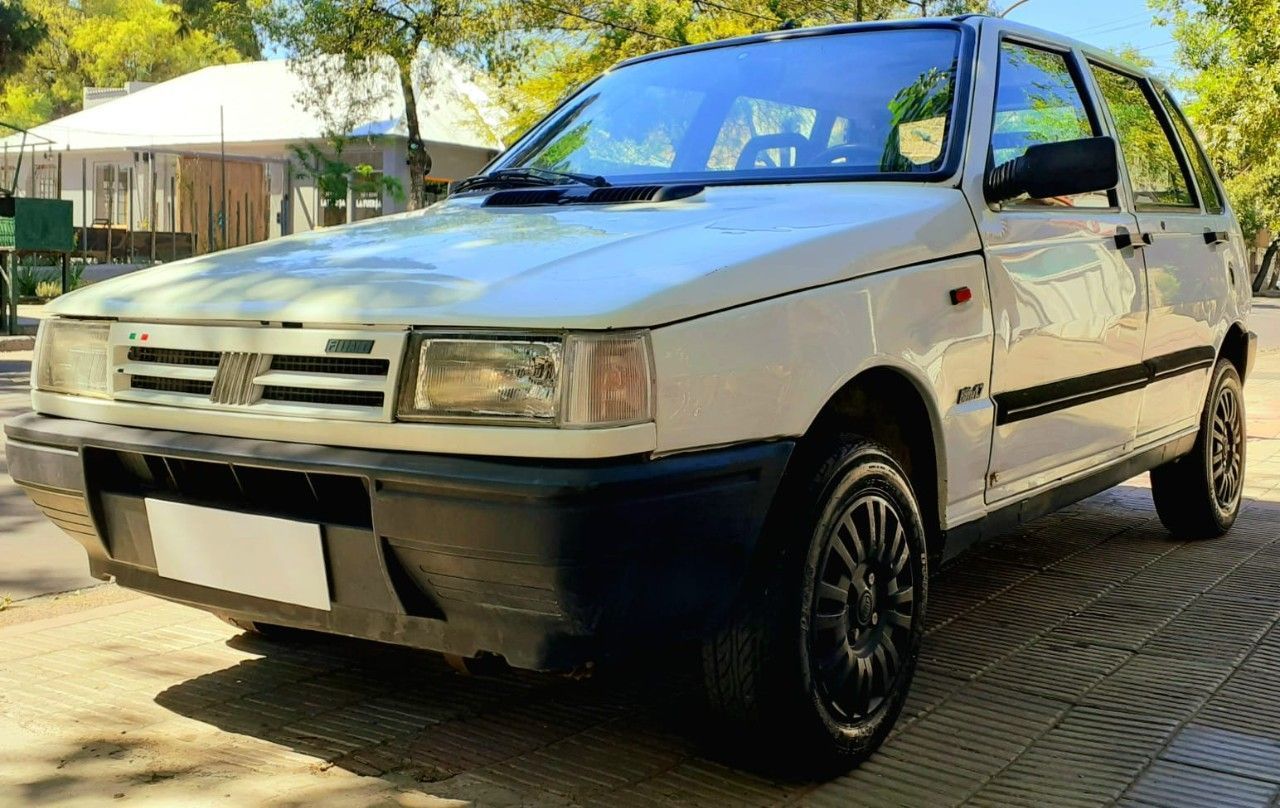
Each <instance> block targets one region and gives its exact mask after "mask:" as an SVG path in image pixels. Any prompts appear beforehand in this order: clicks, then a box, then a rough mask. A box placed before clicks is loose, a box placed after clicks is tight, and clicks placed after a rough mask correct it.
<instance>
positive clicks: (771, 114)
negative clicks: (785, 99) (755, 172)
mask: <svg viewBox="0 0 1280 808" xmlns="http://www.w3.org/2000/svg"><path fill="white" fill-rule="evenodd" d="M817 119H818V113H817V110H813V109H809V108H808V107H799V106H794V105H791V104H780V103H778V102H776V101H769V100H766V99H763V98H748V97H746V96H739V97H738V98H736V99H734V102H733V104H732V105H730V107H729V113H728V115H726V116H725V121H724V125H723V126H721V127H720V134H719V135H718V136H717V137H716V142H715V145H714V146H713V147H712V149H711V159H710V160H708V161H707V168H708V169H710V170H712V171H732V170H734V169H744V168H789V167H792V166H795V165H798V164H799V163H800V161H801V159H802V158H803V157H805V156H806V155H805V154H803V152H804V151H805V150H806V149H807V148H808V146H809V138H810V137H812V135H813V126H814V123H815V122H816V121H817ZM748 147H750V149H751V150H752V152H753V153H752V154H748V153H747V149H748Z"/></svg>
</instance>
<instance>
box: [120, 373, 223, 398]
mask: <svg viewBox="0 0 1280 808" xmlns="http://www.w3.org/2000/svg"><path fill="white" fill-rule="evenodd" d="M129 386H130V387H132V388H133V389H134V390H155V391H156V392H160V393H182V394H183V395H188V396H208V395H209V394H210V393H212V392H213V382H202V381H198V380H195V379H169V378H166V377H164V376H133V377H132V378H130V379H129Z"/></svg>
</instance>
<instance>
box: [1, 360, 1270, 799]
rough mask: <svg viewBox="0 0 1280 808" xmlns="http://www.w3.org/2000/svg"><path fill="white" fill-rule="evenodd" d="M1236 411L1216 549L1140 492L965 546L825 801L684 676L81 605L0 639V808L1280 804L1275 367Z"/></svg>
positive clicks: (102, 592) (97, 595)
mask: <svg viewBox="0 0 1280 808" xmlns="http://www.w3.org/2000/svg"><path fill="white" fill-rule="evenodd" d="M1248 396H1249V402H1248V403H1249V408H1250V421H1251V431H1252V437H1251V440H1250V443H1249V472H1248V474H1249V476H1248V483H1249V488H1248V489H1247V491H1246V496H1247V497H1248V503H1247V505H1246V507H1245V510H1244V514H1243V515H1242V517H1241V519H1240V521H1239V523H1238V524H1237V526H1236V528H1235V529H1234V530H1233V531H1232V532H1231V534H1230V535H1229V536H1227V537H1226V538H1224V539H1221V540H1218V541H1213V542H1204V543H1182V542H1175V541H1171V540H1170V539H1169V538H1168V536H1167V534H1166V533H1165V532H1164V531H1163V530H1162V528H1161V527H1160V525H1159V523H1158V522H1157V521H1156V519H1155V513H1154V511H1153V509H1152V506H1151V502H1150V497H1149V494H1148V492H1147V491H1146V490H1145V489H1144V486H1145V478H1137V479H1135V480H1133V481H1131V482H1130V483H1129V484H1127V485H1125V486H1122V487H1120V488H1117V489H1114V490H1112V491H1110V492H1108V493H1106V494H1103V495H1101V496H1098V497H1095V498H1093V499H1091V500H1088V501H1087V502H1084V503H1081V504H1080V505H1077V506H1075V507H1073V508H1070V509H1068V510H1067V511H1064V512H1062V513H1059V514H1056V515H1054V516H1051V517H1048V518H1046V519H1042V520H1040V521H1038V522H1036V523H1034V524H1033V525H1031V526H1030V527H1029V528H1028V529H1026V530H1024V531H1022V533H1021V534H1020V535H1014V536H1009V537H1007V538H1006V539H1004V540H1002V541H999V542H997V543H995V544H992V545H988V546H987V547H985V548H983V549H982V550H980V551H978V553H977V554H976V555H973V556H971V557H970V558H968V559H967V560H966V561H965V562H963V563H962V564H961V565H959V566H958V567H955V568H953V569H951V570H949V571H947V572H945V573H944V574H943V575H942V576H941V577H939V578H938V579H935V581H934V582H933V584H932V590H931V595H930V601H931V602H930V606H929V609H930V615H931V619H930V623H931V629H930V632H929V635H928V637H927V639H926V641H925V647H924V654H923V662H922V666H921V670H920V672H919V674H918V676H917V678H916V682H915V686H914V690H913V695H912V698H911V700H910V703H909V706H908V708H907V711H906V713H905V714H904V716H903V720H902V721H901V723H900V725H899V727H898V730H897V731H896V733H895V735H894V736H893V738H892V739H891V740H890V742H889V743H888V744H886V746H885V747H884V749H883V750H882V751H881V752H880V753H879V754H877V755H876V756H875V757H873V758H872V759H871V760H870V761H868V762H867V763H866V764H865V765H864V766H863V767H862V768H861V769H859V770H857V771H855V772H853V773H852V774H850V775H848V776H846V777H842V778H839V779H837V780H835V781H832V782H828V783H795V782H785V781H776V780H773V779H770V778H768V777H762V776H759V775H753V774H748V773H744V772H742V771H739V770H736V769H734V768H732V766H731V765H729V764H727V763H726V762H724V760H723V758H722V757H721V756H720V755H718V753H717V750H716V749H715V748H714V747H712V746H710V745H709V744H707V742H706V741H704V740H702V739H703V738H705V737H706V734H705V733H704V732H703V727H702V726H701V722H702V720H703V719H702V718H701V716H702V713H701V712H700V711H699V710H698V709H697V700H696V696H695V695H694V694H695V692H696V691H695V689H694V688H693V687H692V684H691V681H690V679H689V677H688V676H687V675H685V674H683V673H681V672H680V670H681V669H680V668H679V667H677V666H660V665H654V666H653V669H652V670H640V671H637V670H630V671H612V672H609V671H606V672H604V673H603V674H602V675H600V676H598V677H596V678H595V679H592V680H589V681H574V680H569V679H565V678H560V677H553V676H537V675H529V674H522V673H514V672H512V673H504V674H500V675H497V676H492V677H472V678H468V677H464V676H460V675H457V674H455V673H453V672H452V671H450V670H449V669H448V668H447V667H446V666H445V665H444V663H443V662H442V661H441V660H440V659H439V658H438V657H436V656H434V655H431V654H426V653H417V652H412V651H405V650H399V649H395V648H389V647H382V646H376V645H372V644H366V643H356V642H347V641H336V640H324V639H316V640H312V641H310V642H303V643H298V644H271V643H267V642H264V641H261V640H256V639H251V638H248V637H243V636H238V635H237V634H236V633H235V631H234V630H232V629H230V628H229V627H227V626H224V625H223V624H222V623H220V622H218V621H217V620H215V619H214V618H212V617H209V616H207V615H204V614H202V613H200V612H197V611H193V610H189V609H186V608H183V607H179V606H175V605H171V604H166V603H162V602H160V601H156V600H152V599H149V598H144V597H139V596H134V595H131V594H128V593H124V592H121V591H119V590H116V589H115V588H114V587H100V588H99V589H97V590H94V591H93V592H92V593H90V594H88V595H85V596H83V597H85V598H88V599H89V602H88V603H87V604H86V607H85V608H81V609H70V610H68V609H67V608H65V607H64V608H63V609H62V610H61V612H62V613H61V614H57V615H56V616H52V617H47V618H42V619H34V620H26V621H20V622H17V623H13V624H10V625H4V624H3V623H0V804H3V805H15V804H27V803H33V802H45V803H82V804H85V805H89V804H93V805H100V804H102V802H104V801H119V802H121V803H137V802H148V801H149V802H150V803H152V804H166V805H170V804H172V805H179V804H180V805H204V804H259V803H270V804H282V805H286V804H298V805H302V804H313V803H318V802H320V801H322V800H323V801H327V802H329V803H335V804H353V805H364V804H370V803H374V804H378V803H384V802H385V803H391V804H395V803H403V804H411V805H417V804H422V805H434V804H442V803H441V802H440V801H441V800H449V801H453V800H463V801H474V802H477V803H480V804H487V805H584V806H585V805H609V806H617V805H636V806H641V805H644V806H648V805H689V804H698V805H775V804H795V803H799V804H814V805H830V806H845V805H858V804H868V805H897V804H919V805H928V806H934V805H953V804H971V805H997V804H998V805H1010V804H1024V805H1046V804H1078V805H1101V804H1110V803H1114V802H1116V801H1120V802H1122V803H1127V804H1150V805H1177V804H1185V805H1195V806H1200V805H1206V804H1230V805H1275V804H1277V799H1278V796H1280V626H1278V625H1277V622H1278V621H1280V586H1278V585H1277V583H1276V581H1277V576H1280V352H1278V353H1267V354H1263V355H1262V360H1261V367H1260V369H1259V370H1258V372H1257V374H1256V375H1255V377H1254V378H1253V379H1251V380H1250V383H1249V385H1248ZM29 603H30V604H31V605H30V606H28V607H25V608H27V609H29V610H30V611H31V613H33V614H37V615H38V614H40V611H39V610H40V609H41V608H43V607H42V606H41V605H40V604H39V602H38V601H31V602H29ZM3 616H4V615H2V614H0V617H3Z"/></svg>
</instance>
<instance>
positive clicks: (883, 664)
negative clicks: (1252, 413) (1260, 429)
mask: <svg viewBox="0 0 1280 808" xmlns="http://www.w3.org/2000/svg"><path fill="white" fill-rule="evenodd" d="M1246 272H1247V266H1246V263H1245V253H1244V243H1243V240H1242V238H1241V235H1240V230H1239V227H1238V226H1237V224H1236V220H1235V217H1234V216H1233V214H1232V211H1231V207H1230V205H1229V203H1228V202H1227V200H1226V198H1225V197H1224V195H1223V192H1222V189H1221V186H1220V185H1219V183H1218V182H1217V180H1216V179H1215V177H1214V174H1213V171H1212V169H1211V168H1210V165H1209V162H1208V160H1207V159H1206V158H1205V154H1204V152H1203V150H1202V149H1201V148H1200V146H1199V145H1198V144H1197V142H1196V140H1195V137H1194V136H1193V135H1192V132H1191V129H1190V127H1189V126H1188V124H1187V121H1186V119H1185V118H1184V117H1183V116H1182V113H1181V112H1179V110H1178V108H1177V106H1176V105H1175V104H1174V101H1173V99H1172V98H1171V97H1170V95H1169V93H1168V91H1167V90H1166V89H1165V88H1164V87H1163V86H1162V85H1161V84H1160V83H1159V82H1158V81H1155V80H1153V79H1151V78H1150V77H1148V76H1145V75H1143V74H1142V73H1141V72H1140V71H1137V70H1135V69H1134V68H1132V67H1130V66H1128V65H1126V64H1125V63H1123V62H1121V61H1117V60H1116V59H1114V58H1113V57H1110V56H1108V55H1107V54H1105V53H1101V52H1099V51H1096V50H1094V49H1092V48H1090V47H1087V46H1085V45H1082V44H1080V43H1078V42H1073V41H1070V40H1067V39H1064V38H1061V37H1057V36H1054V35H1051V34H1048V33H1045V32H1042V31H1038V30H1035V29H1031V28H1027V27H1023V26H1020V25H1015V24H1011V23H1008V22H1005V21H1003V20H997V19H991V18H986V17H979V16H966V17H960V18H955V19H947V20H920V21H910V22H901V23H874V24H861V25H847V26H843V25H842V26H834V27H828V28H822V29H815V30H793V31H783V32H777V33H771V34H765V35H761V36H754V37H748V38H744V39H736V40H731V41H725V42H714V43H710V44H707V45H700V46H696V47H687V48H681V49H679V50H674V51H670V52H666V53H659V54H655V55H652V56H644V57H641V58H638V59H633V60H631V61H629V62H625V63H623V64H621V65H619V66H618V67H617V68H615V69H613V70H610V71H609V72H608V73H606V74H605V75H603V76H601V77H599V78H598V79H596V80H595V81H593V82H592V83H590V84H589V85H588V86H586V87H584V88H583V89H581V90H580V91H578V92H577V93H576V94H574V95H573V96H572V97H570V98H569V99H568V100H567V101H565V102H564V103H563V104H562V105H561V106H560V107H559V108H558V109H556V110H555V111H554V112H552V113H551V114H550V115H549V116H548V117H547V118H546V119H545V120H544V121H543V122H542V123H540V124H539V125H538V126H536V127H535V128H534V129H533V130H532V131H530V132H529V133H528V134H527V135H525V136H524V137H523V138H521V139H520V140H519V142H517V143H516V144H515V145H514V146H512V147H511V148H510V149H509V150H508V151H507V152H506V153H505V154H503V155H502V156H501V157H499V158H498V159H497V160H496V161H495V162H494V163H493V164H492V165H491V166H489V167H488V168H487V169H486V171H485V173H484V174H482V175H480V176H478V177H474V178H471V179H469V180H465V181H463V182H460V183H458V184H457V186H456V188H455V195H454V196H452V197H451V198H450V199H449V200H447V201H445V202H443V203H441V204H438V205H435V206H433V207H431V208H429V209H427V210H425V211H418V212H414V213H410V214H405V215H400V216H394V217H389V218H384V219H378V220H374V221H369V222H365V223H361V224H357V225H354V226H351V227H343V228H337V229H333V230H324V231H319V232H312V233H306V234H302V235H298V236H294V237H289V238H286V239H281V240H278V241H274V242H270V243H266V244H260V245H255V246H251V247H246V248H243V249H237V250H231V251H228V252H224V253H219V254H215V255H208V256H202V257H198V258H194V259H191V260H187V261H180V262H177V263H174V264H171V265H168V266H163V267H158V268H155V269H150V270H146V271H143V272H138V273H136V274H133V275H129V276H126V277H122V278H119V279H117V280H114V281H110V282H104V283H100V284H97V285H94V286H92V287H89V288H86V289H84V290H81V291H79V292H76V293H73V294H70V295H68V296H66V297H64V298H62V299H60V300H59V301H57V302H56V303H55V304H53V305H52V306H51V309H52V311H53V313H54V314H55V315H56V316H55V317H54V318H52V319H49V320H46V321H45V322H44V324H43V327H42V328H41V331H40V336H39V345H38V348H37V352H36V359H35V364H34V373H33V385H34V391H33V398H32V400H33V406H34V410H35V412H34V413H32V414H28V415H24V416H21V417H19V418H17V419H15V420H13V421H11V422H10V423H9V424H8V426H7V427H6V432H7V434H8V436H9V446H8V457H9V464H10V465H9V467H10V471H11V473H12V475H13V477H14V478H15V479H16V480H17V481H18V482H19V483H21V484H22V485H23V486H25V487H26V488H27V490H28V491H29V492H30V494H31V497H32V499H34V500H35V502H36V503H37V504H38V505H40V506H41V507H42V508H43V509H44V510H45V512H46V513H47V514H48V515H49V517H50V518H51V519H52V520H53V521H55V522H56V523H57V524H58V525H60V526H62V527H63V528H65V529H66V530H67V531H68V532H69V533H70V534H71V535H72V536H73V537H74V538H76V539H77V540H78V541H80V542H81V543H83V544H84V546H85V547H86V548H87V549H88V552H89V556H90V559H91V567H92V571H93V573H94V574H95V575H97V576H99V577H101V578H114V579H115V580H116V581H118V582H119V584H120V585H122V586H125V587H129V588H133V589H138V590H141V591H144V592H149V593H152V594H155V595H158V596H160V597H163V598H168V599H171V600H175V601H179V602H182V603H187V604H190V605H192V606H196V607H199V608H202V609H207V610H209V611H212V612H215V613H218V614H220V615H222V616H224V617H226V618H228V619H230V620H232V621H234V622H237V624H239V625H242V626H244V627H248V628H259V629H265V628H269V627H271V626H292V627H304V628H309V629H317V630H321V631H327V632H333V633H337V634H345V635H352V636H358V637H366V638H370V639H375V640H381V641H385V642H392V643H400V644H404V645H409V646H416V647H420V648H427V649H435V650H438V651H441V652H444V653H446V654H450V655H453V656H455V657H461V658H478V657H483V656H487V655H498V656H501V657H503V658H505V659H506V660H507V662H509V663H510V664H511V665H514V666H518V667H522V668H529V669H536V670H570V669H578V668H581V667H583V666H586V665H589V664H591V663H593V662H595V661H597V660H601V659H606V658H609V657H618V656H621V655H622V654H624V653H635V652H638V651H640V650H643V649H646V648H650V647H654V646H661V645H665V644H667V643H671V642H672V641H675V640H679V639H695V640H698V641H701V642H702V643H703V647H704V649H705V653H704V661H705V673H706V676H705V679H706V685H707V691H708V694H709V695H710V700H711V702H712V703H713V705H714V706H715V707H716V708H717V709H719V710H720V711H721V712H722V713H723V714H724V715H726V716H728V718H729V719H731V722H732V723H731V724H730V725H731V726H742V727H745V728H746V729H748V730H750V731H751V732H752V733H754V734H753V735H750V736H747V737H755V738H764V739H765V743H766V745H767V746H768V748H773V749H777V750H781V751H782V752H783V753H785V754H786V755H788V757H789V759H793V760H794V761H796V762H798V763H800V764H803V765H804V766H805V767H807V768H810V769H813V770H825V771H831V770H833V769H836V768H839V767H842V766H843V767H847V766H849V765H851V764H852V763H854V762H856V761H858V760H859V759H861V758H862V757H864V756H866V755H867V754H869V753H870V751H872V750H873V749H875V748H876V746H877V745H878V744H879V743H880V742H881V741H882V740H883V739H884V738H885V736H886V735H887V733H888V732H889V730H890V728H891V726H892V724H893V723H894V721H895V719H896V717H897V715H898V713H899V711H900V709H901V707H902V704H903V699H904V697H905V695H906V692H907V689H908V686H909V684H910V681H911V677H912V672H913V669H914V666H915V661H916V657H917V653H918V649H919V647H920V641H921V635H922V631H923V626H924V621H923V616H924V611H925V602H926V593H927V589H928V577H929V573H930V571H931V570H936V569H937V568H938V567H939V566H940V565H941V564H945V563H946V562H947V561H949V560H950V559H952V558H953V557H954V556H956V555H957V554H958V553H959V552H960V551H962V550H963V549H964V548H965V547H966V546H968V545H970V544H972V543H974V542H976V541H979V540H981V539H982V538H984V537H987V536H990V535H993V534H995V533H998V532H1000V531H1004V530H1007V529H1008V528H1010V527H1012V526H1014V525H1016V524H1017V523H1019V522H1022V521H1026V520H1029V519H1032V518H1035V517H1037V516H1039V515H1041V514H1044V513H1047V512H1049V511H1051V510H1053V509H1055V508H1058V507H1061V506H1063V505H1066V504H1068V503H1070V502H1074V501H1076V500H1079V499H1081V498H1083V497H1085V496H1088V495H1091V494H1093V493H1095V492H1098V491H1101V490H1103V489H1105V488H1107V487H1109V486H1112V485H1115V484H1117V483H1119V482H1121V481H1123V480H1125V479H1127V478H1129V477H1131V476H1133V475H1134V474H1137V473H1140V472H1143V471H1147V470H1149V469H1150V470H1151V471H1152V477H1151V481H1152V489H1153V494H1154V497H1155V502H1156V506H1157V509H1158V512H1159V514H1160V518H1161V519H1162V520H1163V521H1164V523H1165V525H1167V527H1168V528H1169V530H1170V531H1171V532H1173V533H1175V534H1177V535H1179V536H1184V537H1212V536H1218V535H1221V534H1222V533H1224V532H1225V531H1227V530H1228V529H1229V528H1230V527H1231V525H1232V523H1233V521H1234V520H1235V518H1236V514H1237V512H1238V510H1239V507H1240V500H1241V492H1242V488H1243V479H1242V475H1243V469H1244V453H1245V420H1244V409H1243V397H1242V393H1241V384H1242V381H1243V379H1245V377H1246V376H1247V375H1248V371H1249V367H1250V364H1251V363H1252V357H1253V354H1254V350H1255V340H1254V337H1253V335H1252V334H1251V333H1250V332H1249V330H1248V326H1247V315H1248V311H1249V306H1250V302H1249V300H1250V296H1249V292H1250V288H1249V279H1248V276H1247V274H1246ZM1099 572H1100V574H1103V575H1105V574H1106V571H1105V570H1101V571H1099Z"/></svg>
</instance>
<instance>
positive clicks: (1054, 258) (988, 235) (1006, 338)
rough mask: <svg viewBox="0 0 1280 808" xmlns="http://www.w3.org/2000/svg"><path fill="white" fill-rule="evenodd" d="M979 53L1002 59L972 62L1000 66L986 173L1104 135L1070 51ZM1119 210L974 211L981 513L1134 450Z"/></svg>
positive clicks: (1140, 330)
mask: <svg viewBox="0 0 1280 808" xmlns="http://www.w3.org/2000/svg"><path fill="white" fill-rule="evenodd" d="M984 47H987V48H998V49H999V53H998V54H994V53H987V54H986V55H984V56H983V58H982V62H983V63H986V64H990V63H992V62H994V61H996V58H997V57H998V62H999V71H998V73H997V75H996V78H995V82H996V87H995V93H994V95H995V108H994V110H993V115H992V125H991V130H990V164H991V165H999V164H1001V163H1004V162H1005V161H1008V160H1011V159H1014V158H1015V157H1018V156H1020V155H1021V154H1023V153H1024V152H1025V151H1026V149H1027V148H1028V147H1029V146H1032V145H1035V144H1039V143H1051V142H1059V141H1066V140H1074V139H1077V138H1083V137H1091V136H1096V135H1100V134H1102V133H1103V129H1102V125H1101V117H1100V115H1099V114H1098V112H1097V111H1096V110H1095V109H1094V108H1093V105H1092V104H1091V102H1090V101H1089V94H1088V93H1087V91H1085V89H1084V87H1085V81H1084V73H1083V69H1084V65H1083V61H1082V60H1081V59H1080V58H1079V55H1078V54H1077V53H1075V52H1073V51H1071V50H1066V49H1062V48H1060V47H1055V46H1053V45H1051V44H1049V43H1038V42H1034V41H1022V40H1020V39H1013V38H1008V37H1006V38H1003V39H1001V40H1000V41H999V42H988V43H986V44H985V45H984ZM982 114H983V113H982V112H978V113H977V115H978V116H981V115H982ZM975 119H977V118H975ZM977 135H978V133H977V132H975V136H977ZM966 189H967V190H968V192H969V193H970V195H971V199H972V197H973V195H975V194H978V195H980V193H981V187H980V185H979V186H978V187H977V188H975V187H974V183H973V181H972V178H970V180H969V182H968V183H967V185H966ZM1119 203H1120V200H1119V198H1118V196H1117V193H1116V192H1114V191H1113V192H1102V193H1092V194H1082V195H1079V196H1075V197H1070V198H1057V199H1046V200H1033V199H1028V198H1023V199H1016V200H1013V201H1011V202H1005V203H1002V204H999V205H995V206H992V205H989V204H987V203H986V202H985V200H982V199H981V198H979V199H974V200H973V204H974V210H975V214H976V216H977V219H978V224H979V229H980V231H981V234H982V238H983V241H984V244H985V246H986V251H987V273H988V276H989V282H990V288H991V296H992V307H993V312H994V316H995V333H996V346H995V355H994V360H993V367H992V390H991V392H992V398H993V399H994V401H995V404H996V423H995V427H994V434H993V437H992V448H991V461H990V474H989V477H988V486H987V501H988V502H989V503H998V502H999V501H1001V500H1004V499H1007V498H1009V497H1012V496H1016V495H1019V494H1024V493H1026V492H1028V491H1031V490H1033V489H1036V488H1038V487H1041V486H1044V485H1047V484H1050V483H1053V482H1055V481H1057V480H1059V479H1061V478H1062V477H1063V476H1065V475H1069V474H1071V473H1073V472H1075V471H1083V470H1085V469H1087V468H1090V467H1092V466H1094V465H1096V464H1098V463H1101V462H1105V461H1107V460H1110V459H1113V458H1115V457H1118V456H1120V455H1121V454H1123V453H1124V452H1125V451H1126V450H1127V449H1128V448H1129V447H1131V446H1132V445H1133V441H1134V436H1135V432H1136V429H1137V419H1138V410H1139V407H1140V405H1141V403H1142V388H1143V386H1144V384H1145V377H1144V376H1143V375H1142V372H1141V360H1142V349H1143V339H1144V334H1145V329H1146V317H1147V315H1146V282H1145V278H1144V270H1143V263H1142V255H1141V251H1140V247H1141V242H1140V241H1138V242H1133V243H1134V244H1137V245H1138V246H1137V247H1135V246H1133V245H1132V244H1131V240H1132V239H1135V238H1136V237H1137V222H1136V220H1135V218H1134V216H1133V215H1132V214H1130V213H1128V212H1126V211H1124V210H1123V209H1122V208H1121V206H1120V204H1119Z"/></svg>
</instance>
